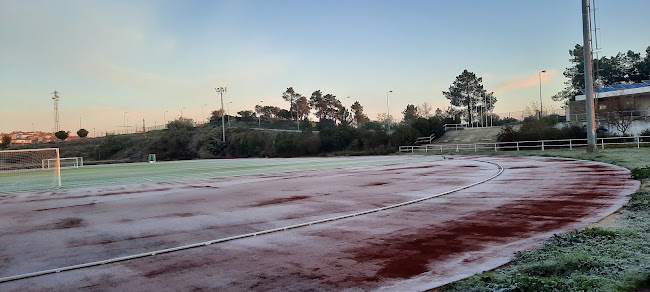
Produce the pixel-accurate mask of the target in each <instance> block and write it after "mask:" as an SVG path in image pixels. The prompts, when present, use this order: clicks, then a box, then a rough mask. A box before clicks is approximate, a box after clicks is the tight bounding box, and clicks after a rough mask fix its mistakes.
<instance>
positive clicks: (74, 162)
mask: <svg viewBox="0 0 650 292" xmlns="http://www.w3.org/2000/svg"><path fill="white" fill-rule="evenodd" d="M57 160H58V162H59V166H60V167H61V168H79V167H80V166H84V158H83V157H62V158H59V159H57V158H48V159H43V163H42V165H43V169H44V170H46V169H51V168H55V167H56V163H57Z"/></svg>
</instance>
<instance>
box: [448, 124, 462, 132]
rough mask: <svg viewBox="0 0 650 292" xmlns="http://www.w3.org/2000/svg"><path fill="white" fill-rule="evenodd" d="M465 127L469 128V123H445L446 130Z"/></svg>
mask: <svg viewBox="0 0 650 292" xmlns="http://www.w3.org/2000/svg"><path fill="white" fill-rule="evenodd" d="M465 128H467V124H445V125H444V130H445V131H449V130H458V129H465Z"/></svg>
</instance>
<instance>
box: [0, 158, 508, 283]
mask: <svg viewBox="0 0 650 292" xmlns="http://www.w3.org/2000/svg"><path fill="white" fill-rule="evenodd" d="M472 160H473V161H478V162H483V163H489V164H492V165H495V166H496V167H497V169H498V172H497V173H496V174H494V175H493V176H491V177H489V178H486V179H483V180H481V181H478V182H475V183H472V184H469V185H466V186H462V187H458V188H455V189H453V190H449V191H446V192H442V193H437V194H434V195H431V196H427V197H423V198H419V199H414V200H410V201H406V202H402V203H398V204H393V205H388V206H385V207H379V208H375V209H369V210H365V211H359V212H355V213H351V214H347V215H341V216H336V217H330V218H325V219H320V220H315V221H311V222H305V223H300V224H295V225H289V226H284V227H278V228H273V229H267V230H262V231H257V232H252V233H246V234H241V235H235V236H229V237H225V238H220V239H215V240H209V241H204V242H198V243H192V244H188V245H182V246H177V247H172V248H166V249H160V250H155V251H150V252H145V253H139V254H134V255H128V256H123V257H117V258H112V259H107V260H102V261H95V262H90V263H84V264H79V265H72V266H66V267H60V268H55V269H49V270H43V271H38V272H32V273H26V274H20V275H15V276H9V277H3V278H0V283H4V282H9V281H15V280H21V279H26V278H32V277H38V276H44V275H48V274H54V273H60V272H65V271H71V270H77V269H83V268H89V267H94V266H99V265H104V264H111V263H117V262H122V261H127V260H132V259H138V258H143V257H147V256H155V255H159V254H163V253H171V252H176V251H181V250H186V249H191V248H196V247H201V246H208V245H211V244H214V243H222V242H227V241H233V240H237V239H242V238H247V237H253V236H257V235H263V234H269V233H274V232H279V231H284V230H290V229H295V228H299V227H305V226H311V225H314V224H320V223H326V222H332V221H337V220H341V219H346V218H351V217H356V216H359V215H366V214H370V213H376V212H380V211H384V210H388V209H394V208H399V207H403V206H407V205H411V204H415V203H419V202H422V201H426V200H429V199H432V198H436V197H440V196H444V195H448V194H451V193H455V192H458V191H461V190H464V189H468V188H471V187H473V186H476V185H479V184H482V183H485V182H487V181H490V180H492V179H494V178H496V177H497V176H499V175H501V173H503V167H502V166H501V165H500V164H498V163H496V162H490V161H484V160H474V159H472Z"/></svg>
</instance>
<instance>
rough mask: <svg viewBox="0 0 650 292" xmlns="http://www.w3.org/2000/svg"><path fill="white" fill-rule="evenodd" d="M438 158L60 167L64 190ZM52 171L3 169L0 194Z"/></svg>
mask: <svg viewBox="0 0 650 292" xmlns="http://www.w3.org/2000/svg"><path fill="white" fill-rule="evenodd" d="M428 159H431V160H437V159H440V158H439V157H437V158H436V157H423V156H365V157H331V158H322V157H312V158H270V159H267V158H247V159H205V160H185V161H170V162H156V163H126V164H110V165H94V166H83V167H80V168H63V169H61V189H76V188H86V187H101V186H119V185H130V184H142V183H155V182H170V181H183V180H194V179H206V178H215V177H227V176H240V175H256V174H272V173H279V172H294V171H310V170H320V169H333V168H350V167H362V166H373V165H387V164H394V163H407V162H417V161H422V160H428ZM54 185H55V184H54V175H53V171H43V170H30V171H11V172H4V173H3V172H0V193H4V194H8V193H17V192H29V191H43V190H50V189H52V188H53V186H54Z"/></svg>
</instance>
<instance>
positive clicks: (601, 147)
mask: <svg viewBox="0 0 650 292" xmlns="http://www.w3.org/2000/svg"><path fill="white" fill-rule="evenodd" d="M600 149H605V138H600Z"/></svg>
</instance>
